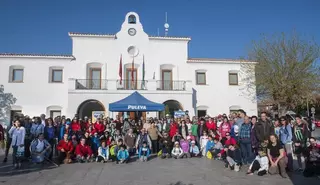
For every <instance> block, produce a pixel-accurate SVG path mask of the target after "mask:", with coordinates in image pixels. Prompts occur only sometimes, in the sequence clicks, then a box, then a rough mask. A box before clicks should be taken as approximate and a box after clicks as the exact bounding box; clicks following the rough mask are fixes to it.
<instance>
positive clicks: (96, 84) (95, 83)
mask: <svg viewBox="0 0 320 185" xmlns="http://www.w3.org/2000/svg"><path fill="white" fill-rule="evenodd" d="M75 85H76V89H79V90H99V89H101V90H107V89H108V80H105V79H76V81H75Z"/></svg>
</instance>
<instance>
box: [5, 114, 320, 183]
mask: <svg viewBox="0 0 320 185" xmlns="http://www.w3.org/2000/svg"><path fill="white" fill-rule="evenodd" d="M0 136H1V137H0V139H1V140H2V141H4V139H5V140H6V152H5V159H4V161H3V162H7V157H8V154H9V150H10V149H11V148H12V157H13V165H14V166H13V167H14V168H15V169H16V168H20V167H21V164H22V163H23V162H24V161H25V160H31V161H32V162H33V163H34V164H39V163H40V164H41V163H44V162H45V161H50V162H52V161H54V162H56V163H58V164H62V163H64V164H68V163H72V162H79V163H84V162H101V163H105V162H112V161H113V162H116V163H118V164H124V163H128V162H130V161H131V160H132V159H133V158H135V157H137V158H138V159H139V160H140V161H142V162H146V161H148V160H150V156H151V155H152V154H154V156H158V157H159V158H161V159H167V158H173V159H180V158H195V157H199V158H200V157H202V158H208V159H213V160H220V161H222V162H223V163H224V164H225V167H226V168H228V169H230V170H234V171H240V169H241V168H246V169H248V170H247V174H248V175H252V174H254V173H256V174H257V175H259V176H263V175H265V174H267V173H269V174H271V175H273V174H280V175H281V177H283V178H286V177H287V172H288V171H294V170H297V171H301V172H303V174H304V175H305V176H307V177H310V176H313V175H316V174H318V175H319V171H320V170H319V169H320V145H319V144H318V143H317V140H316V139H315V138H313V137H311V130H310V128H309V127H308V124H307V123H306V122H305V121H304V120H303V119H301V117H300V116H299V115H297V116H296V117H295V120H288V119H287V117H285V116H284V117H281V118H279V119H276V120H274V121H271V120H270V119H269V118H267V114H266V113H264V112H263V113H261V115H260V117H259V119H258V117H257V116H251V117H249V116H248V115H246V112H245V111H244V110H239V111H238V112H236V113H232V114H230V115H226V114H223V115H218V116H216V117H210V116H205V117H201V118H197V117H193V118H190V117H189V116H188V115H186V116H184V117H182V118H172V117H171V116H170V115H166V117H165V118H161V119H157V118H147V119H143V118H141V119H139V120H137V121H136V120H132V119H127V118H126V119H123V118H122V117H118V116H117V117H116V119H112V118H109V117H106V118H103V117H99V118H97V119H96V120H95V121H94V122H93V121H92V119H91V118H89V117H84V118H83V119H81V118H78V117H77V116H75V117H74V118H73V119H72V120H71V119H69V118H66V117H65V116H61V117H60V116H58V117H56V118H54V119H52V118H46V116H45V115H41V116H40V117H33V118H30V117H28V116H21V115H20V116H17V117H15V121H13V123H12V125H10V126H8V127H7V128H2V126H1V128H0ZM5 136H6V137H5ZM294 158H297V161H298V168H297V169H294V165H293V159H294ZM303 158H304V160H302V159H303ZM303 161H304V164H305V165H303Z"/></svg>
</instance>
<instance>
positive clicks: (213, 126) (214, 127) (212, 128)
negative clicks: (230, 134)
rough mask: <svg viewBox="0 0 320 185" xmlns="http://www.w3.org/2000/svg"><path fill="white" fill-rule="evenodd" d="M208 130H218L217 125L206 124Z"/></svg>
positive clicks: (213, 123)
mask: <svg viewBox="0 0 320 185" xmlns="http://www.w3.org/2000/svg"><path fill="white" fill-rule="evenodd" d="M206 126H207V128H208V130H217V124H216V123H215V122H209V121H207V122H206Z"/></svg>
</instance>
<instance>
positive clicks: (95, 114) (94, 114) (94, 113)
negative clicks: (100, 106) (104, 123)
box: [92, 111, 106, 123]
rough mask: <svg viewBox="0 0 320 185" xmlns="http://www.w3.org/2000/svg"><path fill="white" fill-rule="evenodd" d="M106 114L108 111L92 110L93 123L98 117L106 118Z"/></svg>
mask: <svg viewBox="0 0 320 185" xmlns="http://www.w3.org/2000/svg"><path fill="white" fill-rule="evenodd" d="M105 116H106V112H104V111H92V123H95V122H96V121H97V119H98V118H104V117H105Z"/></svg>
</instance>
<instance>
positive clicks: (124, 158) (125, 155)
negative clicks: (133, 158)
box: [117, 145, 129, 164]
mask: <svg viewBox="0 0 320 185" xmlns="http://www.w3.org/2000/svg"><path fill="white" fill-rule="evenodd" d="M117 159H118V161H117V164H123V163H127V162H128V160H129V152H128V150H126V149H125V146H124V145H121V146H120V150H119V151H118V153H117Z"/></svg>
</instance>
